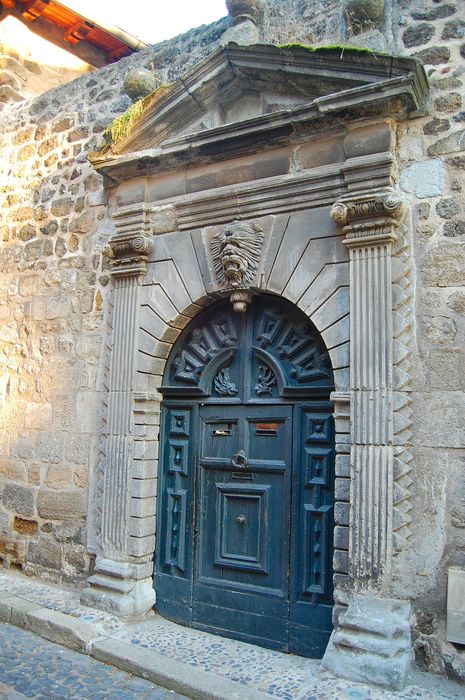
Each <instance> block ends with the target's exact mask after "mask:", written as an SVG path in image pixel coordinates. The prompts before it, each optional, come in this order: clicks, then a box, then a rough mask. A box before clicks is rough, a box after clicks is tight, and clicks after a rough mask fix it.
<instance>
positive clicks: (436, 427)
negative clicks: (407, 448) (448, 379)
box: [416, 391, 465, 449]
mask: <svg viewBox="0 0 465 700" xmlns="http://www.w3.org/2000/svg"><path fill="white" fill-rule="evenodd" d="M416 435H417V440H418V443H419V444H420V445H424V446H425V447H447V448H461V449H463V448H464V447H465V399H464V396H463V393H462V392H460V391H453V392H452V391H448V392H441V391H432V392H428V393H427V394H423V395H422V419H421V421H419V422H418V425H417V427H416Z"/></svg>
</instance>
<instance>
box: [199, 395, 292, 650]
mask: <svg viewBox="0 0 465 700" xmlns="http://www.w3.org/2000/svg"><path fill="white" fill-rule="evenodd" d="M291 469H292V407H291V406H266V407H265V406H221V405H220V406H203V407H201V408H200V448H199V484H198V504H199V505H198V508H197V542H196V548H195V550H196V561H195V571H194V587H193V611H192V621H193V623H194V624H195V625H196V626H197V627H201V628H203V629H210V630H215V631H217V632H222V631H225V632H229V633H230V634H231V633H232V634H233V635H234V636H236V637H238V638H241V639H244V640H246V641H251V642H254V643H260V644H266V645H267V646H270V647H276V648H283V647H286V646H287V637H288V616H289V553H290V495H291V490H290V485H291Z"/></svg>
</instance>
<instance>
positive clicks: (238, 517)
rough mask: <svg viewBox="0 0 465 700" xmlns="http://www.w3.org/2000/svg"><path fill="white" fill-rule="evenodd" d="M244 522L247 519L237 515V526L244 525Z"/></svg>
mask: <svg viewBox="0 0 465 700" xmlns="http://www.w3.org/2000/svg"><path fill="white" fill-rule="evenodd" d="M246 520H247V518H246V517H245V515H238V516H237V518H236V523H237V524H238V525H245V522H246Z"/></svg>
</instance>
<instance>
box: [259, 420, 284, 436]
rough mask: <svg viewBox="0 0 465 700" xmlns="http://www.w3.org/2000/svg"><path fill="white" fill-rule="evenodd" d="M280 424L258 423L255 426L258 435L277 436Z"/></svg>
mask: <svg viewBox="0 0 465 700" xmlns="http://www.w3.org/2000/svg"><path fill="white" fill-rule="evenodd" d="M278 425H279V423H257V424H256V426H255V434H256V435H277V434H278Z"/></svg>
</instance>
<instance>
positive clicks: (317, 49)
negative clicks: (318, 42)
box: [276, 43, 387, 56]
mask: <svg viewBox="0 0 465 700" xmlns="http://www.w3.org/2000/svg"><path fill="white" fill-rule="evenodd" d="M276 48H278V49H304V50H305V51H308V52H309V53H327V52H334V53H337V52H339V53H341V55H342V54H344V53H348V54H351V53H357V54H360V53H364V54H369V55H370V56H387V54H386V53H383V52H381V51H373V50H372V49H367V48H363V47H361V46H350V45H348V44H327V45H323V46H310V45H309V44H299V43H295V44H276Z"/></svg>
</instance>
